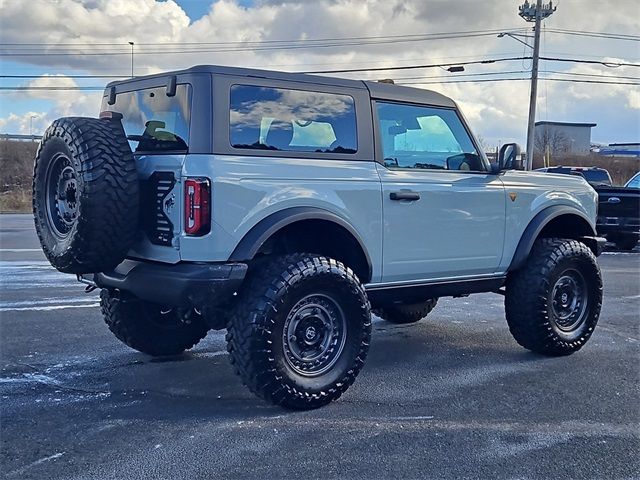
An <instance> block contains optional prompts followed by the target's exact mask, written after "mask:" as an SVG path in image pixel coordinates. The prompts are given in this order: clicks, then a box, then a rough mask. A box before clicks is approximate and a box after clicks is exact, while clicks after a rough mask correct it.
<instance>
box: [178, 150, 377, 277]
mask: <svg viewBox="0 0 640 480" xmlns="http://www.w3.org/2000/svg"><path fill="white" fill-rule="evenodd" d="M183 176H205V177H208V178H210V179H211V181H212V218H213V222H212V230H211V233H210V234H208V235H206V236H204V237H187V236H183V237H182V238H181V241H180V247H181V248H180V255H181V259H182V260H184V261H226V260H228V258H229V256H230V255H231V253H232V252H233V250H234V249H235V247H236V245H237V244H238V243H239V242H240V240H242V238H243V237H244V236H245V235H246V234H247V233H248V232H249V230H250V229H251V228H252V227H253V226H254V225H256V224H257V223H258V222H260V221H261V220H262V219H264V218H266V217H267V216H269V215H271V214H273V213H275V212H277V211H279V210H282V209H285V208H289V207H301V206H304V207H316V208H321V209H324V210H327V211H329V212H332V213H334V214H336V215H338V216H339V217H341V218H342V219H344V220H345V221H346V222H348V223H349V224H350V225H351V226H352V227H353V228H354V229H355V230H356V232H357V233H358V235H359V236H360V237H361V238H362V240H363V241H364V243H365V244H366V246H367V249H368V253H369V256H370V257H371V261H372V264H373V265H372V267H373V280H374V281H375V280H376V279H379V277H380V271H381V262H382V209H381V202H382V191H381V185H380V179H379V177H378V174H377V171H376V168H375V163H374V162H367V161H347V160H327V159H322V160H317V159H299V158H279V157H268V158H265V157H253V156H233V155H189V156H188V157H187V158H186V161H185V164H184V168H183Z"/></svg>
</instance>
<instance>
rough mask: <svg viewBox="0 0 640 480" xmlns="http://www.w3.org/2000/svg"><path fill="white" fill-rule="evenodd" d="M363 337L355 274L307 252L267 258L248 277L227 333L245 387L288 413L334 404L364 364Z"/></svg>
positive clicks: (363, 307)
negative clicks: (287, 409)
mask: <svg viewBox="0 0 640 480" xmlns="http://www.w3.org/2000/svg"><path fill="white" fill-rule="evenodd" d="M370 337H371V312H370V307H369V301H368V300H367V296H366V293H365V291H364V288H363V286H362V285H361V283H360V281H359V280H358V278H357V277H356V275H355V274H354V273H353V271H352V270H351V269H349V268H347V267H345V266H344V265H343V264H342V263H340V262H338V261H336V260H333V259H329V258H326V257H322V256H317V255H308V254H295V255H287V256H282V257H274V258H273V259H271V260H269V261H266V262H264V263H262V264H261V265H260V267H259V268H257V269H256V268H254V270H253V271H252V272H251V271H250V273H249V277H248V278H247V280H245V285H244V286H243V289H242V291H241V293H240V296H239V298H238V303H237V308H236V309H235V312H234V313H233V315H232V320H231V322H230V324H229V327H228V333H227V341H228V350H229V353H230V358H231V363H232V364H233V366H234V367H235V370H236V372H237V373H238V374H239V375H240V377H241V378H242V381H243V382H244V384H245V385H247V386H248V387H249V389H250V390H251V391H252V392H253V393H255V394H256V395H258V396H260V397H262V398H264V399H265V400H267V401H269V402H271V403H274V404H277V405H282V406H284V407H287V408H294V409H309V408H317V407H320V406H322V405H325V404H327V403H329V402H331V401H332V400H336V399H337V398H339V397H340V396H341V395H342V394H343V393H344V392H345V391H346V390H347V388H349V386H350V385H351V384H352V383H353V382H354V380H355V378H356V377H357V375H358V373H359V372H360V369H361V368H362V366H363V365H364V361H365V358H366V356H367V352H368V349H369V340H370Z"/></svg>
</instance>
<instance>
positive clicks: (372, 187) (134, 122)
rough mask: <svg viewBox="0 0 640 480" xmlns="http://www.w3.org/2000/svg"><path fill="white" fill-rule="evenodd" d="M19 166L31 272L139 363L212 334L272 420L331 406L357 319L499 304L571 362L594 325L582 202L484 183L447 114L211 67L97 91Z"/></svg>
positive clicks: (372, 95) (582, 196)
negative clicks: (84, 298) (274, 412)
mask: <svg viewBox="0 0 640 480" xmlns="http://www.w3.org/2000/svg"><path fill="white" fill-rule="evenodd" d="M101 112H102V113H101V114H100V116H99V118H79V117H73V118H61V119H59V120H56V121H55V122H53V124H52V125H51V126H50V127H49V128H48V129H47V131H46V132H45V135H44V138H43V140H42V143H41V145H40V148H39V150H38V153H37V158H36V162H35V170H34V184H33V211H34V216H35V224H36V228H37V232H38V235H39V237H40V241H41V244H42V248H43V250H44V253H45V254H46V256H47V258H48V259H49V261H50V262H51V263H52V265H53V266H54V267H56V268H57V269H58V270H60V271H61V272H67V273H74V274H77V275H78V278H79V280H81V281H82V282H84V283H88V284H89V286H88V287H87V288H88V289H91V288H95V287H97V288H100V289H102V290H101V295H100V298H101V305H102V313H103V315H104V319H105V321H106V323H107V325H108V327H109V328H110V329H111V331H112V332H113V333H114V334H115V336H116V337H118V339H120V340H121V341H122V342H124V343H125V344H127V345H129V346H130V347H132V348H134V349H136V350H139V351H141V352H144V353H147V354H149V355H172V354H173V355H174V354H178V353H180V352H182V351H184V350H185V349H188V348H191V347H193V346H194V345H195V344H196V343H197V342H198V341H200V340H201V339H202V338H203V337H204V336H205V335H206V334H207V331H208V330H209V329H225V328H226V329H227V332H228V333H227V341H228V351H229V356H230V358H231V363H232V364H233V366H234V368H235V370H236V371H237V373H238V374H239V375H240V377H241V378H242V381H243V382H244V383H245V384H246V385H247V386H248V387H249V388H250V389H251V391H253V392H254V393H256V394H257V395H259V396H261V397H262V398H264V399H266V400H267V401H269V402H272V403H275V404H278V405H282V406H285V407H288V408H296V409H304V408H314V407H319V406H322V405H325V404H327V403H328V402H330V401H332V400H335V399H337V398H338V397H340V395H342V394H343V393H344V392H345V390H347V388H348V387H349V386H350V385H351V384H352V383H353V381H354V380H355V378H356V376H357V375H358V373H359V372H360V370H361V368H362V366H363V365H364V362H365V359H366V356H367V351H368V348H369V343H370V339H371V312H372V311H373V312H374V313H376V314H377V315H378V316H380V317H382V318H383V319H385V320H387V321H389V322H393V323H411V322H416V321H418V320H420V319H421V318H423V317H424V316H426V315H427V314H428V313H429V312H430V311H431V309H433V308H434V306H435V305H436V301H437V299H438V297H443V296H466V295H468V294H472V293H477V292H495V293H498V294H501V295H504V297H505V310H506V319H507V323H508V326H509V329H510V330H511V333H512V334H513V336H514V337H515V339H516V341H517V342H518V343H519V344H520V345H522V346H523V347H525V348H527V349H529V350H532V351H534V352H538V353H541V354H545V355H567V354H570V353H573V352H575V351H577V350H579V349H580V348H581V347H582V346H583V345H584V344H585V343H586V342H587V340H588V339H589V337H590V336H591V334H592V333H593V330H594V328H595V326H596V323H597V321H598V317H599V314H600V307H601V304H602V280H601V276H600V270H599V268H598V265H597V263H596V256H597V255H598V254H599V253H600V252H601V250H602V247H603V245H604V240H603V239H601V238H598V237H597V236H596V232H595V228H594V227H595V221H596V205H597V199H596V193H595V191H594V190H593V189H592V188H591V187H590V186H589V185H588V184H587V182H586V181H585V180H584V179H583V178H580V177H572V176H567V175H549V174H544V173H533V172H525V171H519V170H521V165H520V162H519V158H518V153H519V151H518V148H517V146H516V145H515V144H509V145H505V146H504V147H503V148H502V150H501V152H500V155H499V159H498V162H497V163H495V164H490V163H489V162H488V161H487V158H486V157H485V155H484V154H483V152H482V151H481V150H480V149H479V148H478V142H477V141H476V139H475V138H474V137H473V135H472V134H471V131H470V130H469V127H468V125H467V123H466V121H465V119H464V117H463V116H462V114H461V112H460V110H459V109H458V106H457V105H456V103H455V102H454V101H453V100H451V99H449V98H447V97H445V96H443V95H440V94H438V93H435V92H432V91H427V90H420V89H413V88H407V87H401V86H397V85H391V84H387V83H376V82H367V81H356V80H346V79H340V78H328V77H321V76H311V75H304V74H293V73H282V72H273V71H261V70H250V69H241V68H228V67H217V66H196V67H193V68H190V69H187V70H183V71H176V72H169V73H163V74H158V75H150V76H145V77H138V78H133V79H130V80H126V81H121V82H114V83H111V84H109V85H108V86H107V88H106V90H105V93H104V99H103V103H102V110H101Z"/></svg>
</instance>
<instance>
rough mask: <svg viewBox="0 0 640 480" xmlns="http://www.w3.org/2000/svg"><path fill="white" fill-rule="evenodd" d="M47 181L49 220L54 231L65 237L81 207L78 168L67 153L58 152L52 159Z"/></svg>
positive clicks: (57, 234)
mask: <svg viewBox="0 0 640 480" xmlns="http://www.w3.org/2000/svg"><path fill="white" fill-rule="evenodd" d="M45 182H46V196H45V197H46V201H47V221H48V223H49V226H50V227H51V230H52V231H53V233H54V234H55V235H56V236H58V237H60V238H64V237H66V236H67V235H69V232H70V231H71V229H72V228H73V225H74V224H75V222H76V220H77V218H78V209H79V202H78V200H79V198H78V196H79V195H78V179H77V175H76V170H75V169H74V168H73V165H72V163H71V160H70V159H69V158H68V157H67V156H66V155H64V154H57V155H56V156H54V157H53V158H52V159H51V162H50V163H49V167H48V168H47V174H46V176H45Z"/></svg>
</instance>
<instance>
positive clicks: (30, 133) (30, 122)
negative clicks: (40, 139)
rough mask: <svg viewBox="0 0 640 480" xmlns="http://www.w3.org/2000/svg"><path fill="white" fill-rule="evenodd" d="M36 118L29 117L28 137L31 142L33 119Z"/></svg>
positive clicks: (33, 116)
mask: <svg viewBox="0 0 640 480" xmlns="http://www.w3.org/2000/svg"><path fill="white" fill-rule="evenodd" d="M34 118H36V116H35V115H31V116H30V117H29V136H30V137H31V141H32V142H33V119H34Z"/></svg>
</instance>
